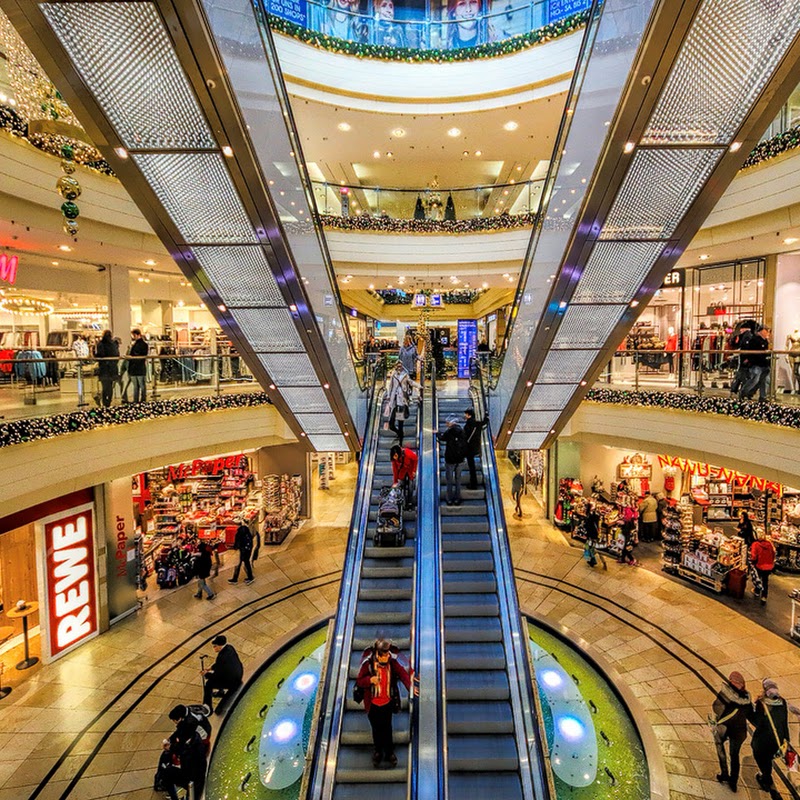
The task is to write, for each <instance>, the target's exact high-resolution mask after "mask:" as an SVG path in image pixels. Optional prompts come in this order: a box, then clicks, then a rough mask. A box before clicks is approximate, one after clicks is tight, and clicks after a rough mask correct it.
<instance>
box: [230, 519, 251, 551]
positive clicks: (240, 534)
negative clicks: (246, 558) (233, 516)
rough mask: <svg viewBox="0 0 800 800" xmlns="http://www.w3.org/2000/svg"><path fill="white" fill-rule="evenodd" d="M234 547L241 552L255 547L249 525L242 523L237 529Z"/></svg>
mask: <svg viewBox="0 0 800 800" xmlns="http://www.w3.org/2000/svg"><path fill="white" fill-rule="evenodd" d="M233 548H234V550H238V551H239V552H240V553H249V552H250V551H251V550H252V549H253V533H252V531H251V530H250V528H248V527H247V525H240V526H239V527H238V528H237V529H236V537H235V538H234V540H233Z"/></svg>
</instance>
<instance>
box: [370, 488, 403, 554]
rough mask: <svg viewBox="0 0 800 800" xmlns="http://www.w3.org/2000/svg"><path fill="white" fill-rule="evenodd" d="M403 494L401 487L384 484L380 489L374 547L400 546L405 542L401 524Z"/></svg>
mask: <svg viewBox="0 0 800 800" xmlns="http://www.w3.org/2000/svg"><path fill="white" fill-rule="evenodd" d="M404 505H405V496H404V492H403V491H402V489H400V488H399V487H398V488H397V489H394V488H392V487H391V486H385V487H384V488H383V489H381V493H380V501H379V504H378V523H377V526H376V530H375V538H374V543H375V547H402V546H403V545H404V544H405V543H406V531H405V527H404V525H403V506H404Z"/></svg>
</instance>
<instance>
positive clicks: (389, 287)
mask: <svg viewBox="0 0 800 800" xmlns="http://www.w3.org/2000/svg"><path fill="white" fill-rule="evenodd" d="M386 288H387V289H394V286H392V284H391V283H387V284H386Z"/></svg>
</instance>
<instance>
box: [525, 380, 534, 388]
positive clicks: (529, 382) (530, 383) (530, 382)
mask: <svg viewBox="0 0 800 800" xmlns="http://www.w3.org/2000/svg"><path fill="white" fill-rule="evenodd" d="M525 385H526V386H528V387H530V386H533V381H528V382H527V383H526V384H525Z"/></svg>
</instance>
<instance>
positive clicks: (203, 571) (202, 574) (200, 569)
mask: <svg viewBox="0 0 800 800" xmlns="http://www.w3.org/2000/svg"><path fill="white" fill-rule="evenodd" d="M210 575H211V551H210V550H209V549H208V545H207V544H206V543H205V542H200V545H199V548H198V552H197V555H196V556H195V559H194V576H195V578H197V591H196V592H195V593H194V596H195V597H196V598H197V599H198V600H199V599H200V598H201V597H202V596H203V592H205V593H206V597H207V598H208V599H209V600H213V599H214V592H213V591H212V590H211V587H210V586H209V585H208V583H207V578H208V577H209V576H210Z"/></svg>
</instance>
